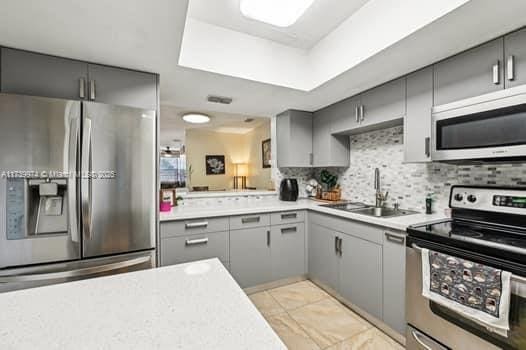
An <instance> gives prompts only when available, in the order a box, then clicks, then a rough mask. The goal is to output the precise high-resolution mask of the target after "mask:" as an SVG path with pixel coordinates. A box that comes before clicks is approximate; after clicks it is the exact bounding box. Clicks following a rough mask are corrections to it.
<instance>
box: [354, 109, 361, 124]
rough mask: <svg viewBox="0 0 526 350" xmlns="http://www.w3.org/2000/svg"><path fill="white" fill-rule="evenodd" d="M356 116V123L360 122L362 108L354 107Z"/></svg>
mask: <svg viewBox="0 0 526 350" xmlns="http://www.w3.org/2000/svg"><path fill="white" fill-rule="evenodd" d="M354 115H355V117H356V122H357V123H359V122H360V107H358V106H356V107H354Z"/></svg>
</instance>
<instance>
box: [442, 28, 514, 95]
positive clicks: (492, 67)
mask: <svg viewBox="0 0 526 350" xmlns="http://www.w3.org/2000/svg"><path fill="white" fill-rule="evenodd" d="M503 41H504V40H503V38H499V39H496V40H493V41H490V42H488V43H486V44H484V45H481V46H478V47H476V48H474V49H471V50H468V51H466V52H463V53H461V54H459V55H457V56H453V57H451V58H448V59H446V60H445V61H442V62H439V63H437V64H435V66H434V104H435V105H442V104H445V103H450V102H454V101H457V100H462V99H465V98H469V97H474V96H478V95H483V94H486V93H490V92H494V91H498V90H502V89H503V88H504V79H503V78H504V77H503V72H504V64H503V56H502V53H503V49H504V48H503V45H504V44H503Z"/></svg>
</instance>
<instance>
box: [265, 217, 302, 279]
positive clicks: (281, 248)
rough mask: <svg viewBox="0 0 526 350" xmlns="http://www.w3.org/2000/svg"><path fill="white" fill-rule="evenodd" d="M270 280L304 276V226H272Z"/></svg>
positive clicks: (300, 224)
mask: <svg viewBox="0 0 526 350" xmlns="http://www.w3.org/2000/svg"><path fill="white" fill-rule="evenodd" d="M270 242H271V243H270V248H271V255H272V280H280V279H284V278H288V277H293V276H302V275H305V273H306V271H305V224H304V223H297V224H287V225H279V226H272V228H271V234H270Z"/></svg>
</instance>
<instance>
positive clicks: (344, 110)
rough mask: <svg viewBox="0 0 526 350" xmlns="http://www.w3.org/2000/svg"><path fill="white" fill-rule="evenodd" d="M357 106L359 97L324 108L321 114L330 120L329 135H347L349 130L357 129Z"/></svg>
mask: <svg viewBox="0 0 526 350" xmlns="http://www.w3.org/2000/svg"><path fill="white" fill-rule="evenodd" d="M359 106H360V97H359V96H354V97H350V98H347V99H345V100H343V101H340V102H338V103H335V104H333V105H330V106H328V107H326V108H324V110H323V114H324V115H326V116H327V118H328V119H330V120H331V125H330V132H331V134H343V133H348V132H349V130H352V129H354V128H356V127H358V126H359V125H360V124H359V121H360V120H359V119H358V108H359Z"/></svg>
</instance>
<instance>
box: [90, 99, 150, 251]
mask: <svg viewBox="0 0 526 350" xmlns="http://www.w3.org/2000/svg"><path fill="white" fill-rule="evenodd" d="M82 114H83V134H82V155H81V177H82V180H81V202H82V203H81V212H82V226H83V227H82V231H83V257H94V256H101V255H109V254H117V253H124V252H132V251H138V250H143V249H150V248H154V247H155V234H156V230H155V227H156V225H155V210H156V204H155V198H156V169H155V164H156V162H155V156H156V153H155V150H156V147H155V130H156V114H155V111H150V110H143V109H137V108H130V107H122V106H111V105H106V104H101V103H94V102H85V103H83V111H82Z"/></svg>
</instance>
